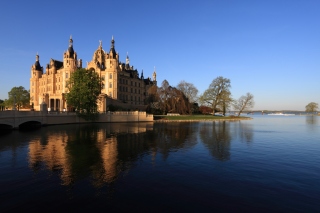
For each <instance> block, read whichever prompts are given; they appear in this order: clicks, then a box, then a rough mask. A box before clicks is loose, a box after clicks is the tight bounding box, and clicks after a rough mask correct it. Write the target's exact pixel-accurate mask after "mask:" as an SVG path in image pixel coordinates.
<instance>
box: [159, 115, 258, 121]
mask: <svg viewBox="0 0 320 213" xmlns="http://www.w3.org/2000/svg"><path fill="white" fill-rule="evenodd" d="M153 117H154V122H199V121H239V120H251V119H252V118H250V117H243V116H240V117H237V116H212V115H178V116H166V115H154V116H153Z"/></svg>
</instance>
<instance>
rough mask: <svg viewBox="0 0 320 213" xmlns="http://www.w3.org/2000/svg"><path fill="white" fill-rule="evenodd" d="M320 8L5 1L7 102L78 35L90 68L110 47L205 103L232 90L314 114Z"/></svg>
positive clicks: (296, 1)
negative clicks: (214, 91)
mask: <svg viewBox="0 0 320 213" xmlns="http://www.w3.org/2000/svg"><path fill="white" fill-rule="evenodd" d="M319 11H320V1H319V0H314V1H311V0H304V1H302V0H287V1H286V0H277V1H273V0H268V1H262V0H261V1H260V0H255V1H233V0H208V1H206V0H202V1H188V0H177V1H169V0H161V1H160V0H159V1H152V0H148V1H147V0H140V1H129V0H127V1H124V0H117V1H95V0H91V1H62V0H56V1H38V0H33V1H22V0H20V1H17V0H12V1H2V2H1V3H0V24H1V34H0V36H1V37H0V38H1V39H0V73H1V79H0V99H6V98H7V97H8V92H9V91H10V90H11V88H12V87H14V86H24V87H25V88H26V89H29V79H30V68H31V65H32V64H33V63H34V62H35V55H36V53H37V52H38V53H39V55H40V63H41V65H42V66H44V67H45V65H46V64H47V63H49V60H50V58H53V59H57V60H62V55H63V52H64V51H65V50H66V49H67V48H68V40H69V37H70V35H72V37H73V41H74V49H75V51H76V52H77V54H78V58H81V59H82V60H83V64H84V65H85V64H86V61H91V59H92V56H93V53H94V51H95V50H96V49H97V48H98V46H99V40H102V42H103V48H104V49H105V50H107V51H108V50H109V48H110V40H111V37H112V36H114V39H115V48H116V51H117V52H119V54H120V60H121V61H122V62H124V61H125V57H126V54H127V52H128V53H129V57H130V64H131V65H133V66H134V67H135V68H136V69H138V71H139V72H140V73H141V71H142V70H143V72H144V76H145V77H148V76H150V77H151V76H152V72H153V69H154V67H156V71H157V80H158V84H159V85H160V84H161V82H162V81H163V80H164V79H166V80H167V81H168V82H169V83H170V85H172V86H176V85H177V84H178V83H179V82H180V81H182V80H184V81H187V82H190V83H193V84H194V85H195V86H196V87H197V88H198V90H199V93H200V94H201V93H203V92H204V91H205V90H206V89H207V88H208V87H209V85H210V83H211V82H212V80H213V79H215V78H216V77H218V76H223V77H225V78H229V79H230V80H231V86H232V88H231V93H232V96H233V98H236V99H237V98H239V97H240V96H241V95H245V94H246V93H247V92H250V93H252V94H253V95H254V96H255V103H256V104H255V107H254V109H257V110H286V109H287V110H305V106H306V105H307V104H308V103H309V102H312V101H313V102H317V103H320V83H319V80H320V12H319Z"/></svg>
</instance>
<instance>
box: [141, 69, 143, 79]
mask: <svg viewBox="0 0 320 213" xmlns="http://www.w3.org/2000/svg"><path fill="white" fill-rule="evenodd" d="M141 79H143V70H142V71H141Z"/></svg>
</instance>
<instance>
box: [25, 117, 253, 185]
mask: <svg viewBox="0 0 320 213" xmlns="http://www.w3.org/2000/svg"><path fill="white" fill-rule="evenodd" d="M198 137H200V141H201V142H202V143H203V144H204V145H205V147H206V148H207V149H208V150H209V152H210V154H211V156H213V157H214V159H216V160H220V161H227V160H229V159H230V155H231V154H230V144H231V141H232V140H233V139H236V138H239V139H240V140H241V141H245V142H247V143H250V142H252V140H253V131H252V127H251V126H250V125H248V124H245V123H241V122H217V123H216V122H203V123H184V122H182V123H178V122H177V123H176V122H173V123H155V124H148V123H141V124H121V123H119V124H96V125H70V126H63V127H61V126H56V127H54V126H53V127H48V128H47V129H46V128H44V129H42V130H41V132H40V134H38V135H37V136H34V137H32V139H30V142H29V146H28V150H29V152H28V156H29V157H28V161H29V167H30V168H31V169H32V170H33V171H34V172H35V173H38V171H40V170H43V169H45V170H48V171H51V172H56V174H58V175H59V178H60V179H61V185H65V186H72V185H73V184H74V183H75V182H76V181H78V180H81V179H84V178H87V177H91V179H90V181H91V183H92V185H94V186H95V187H97V188H101V187H103V186H104V185H105V184H110V183H113V182H114V181H115V180H116V179H117V178H118V177H119V175H120V174H121V173H123V172H124V171H129V170H130V169H131V168H132V167H133V166H134V165H135V164H136V163H137V162H138V160H139V159H141V158H142V157H144V156H146V155H149V156H151V158H150V161H151V163H152V162H154V161H155V159H156V157H157V156H158V155H159V157H161V158H162V159H163V160H164V161H166V160H167V158H168V156H170V155H171V154H172V153H174V152H177V151H183V150H189V149H192V148H193V147H195V146H196V145H197V143H198V141H199V138H198Z"/></svg>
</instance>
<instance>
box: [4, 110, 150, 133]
mask: <svg viewBox="0 0 320 213" xmlns="http://www.w3.org/2000/svg"><path fill="white" fill-rule="evenodd" d="M150 121H153V115H149V114H147V113H146V112H139V111H129V112H125V111H124V112H109V111H108V112H106V113H101V114H99V117H98V119H97V120H96V121H95V122H101V123H102V122H150ZM91 122H92V121H86V120H84V119H82V118H79V117H78V116H77V115H76V113H74V112H46V111H16V110H13V111H0V130H1V129H2V130H3V129H21V128H24V127H35V126H46V125H57V124H76V123H91Z"/></svg>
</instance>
